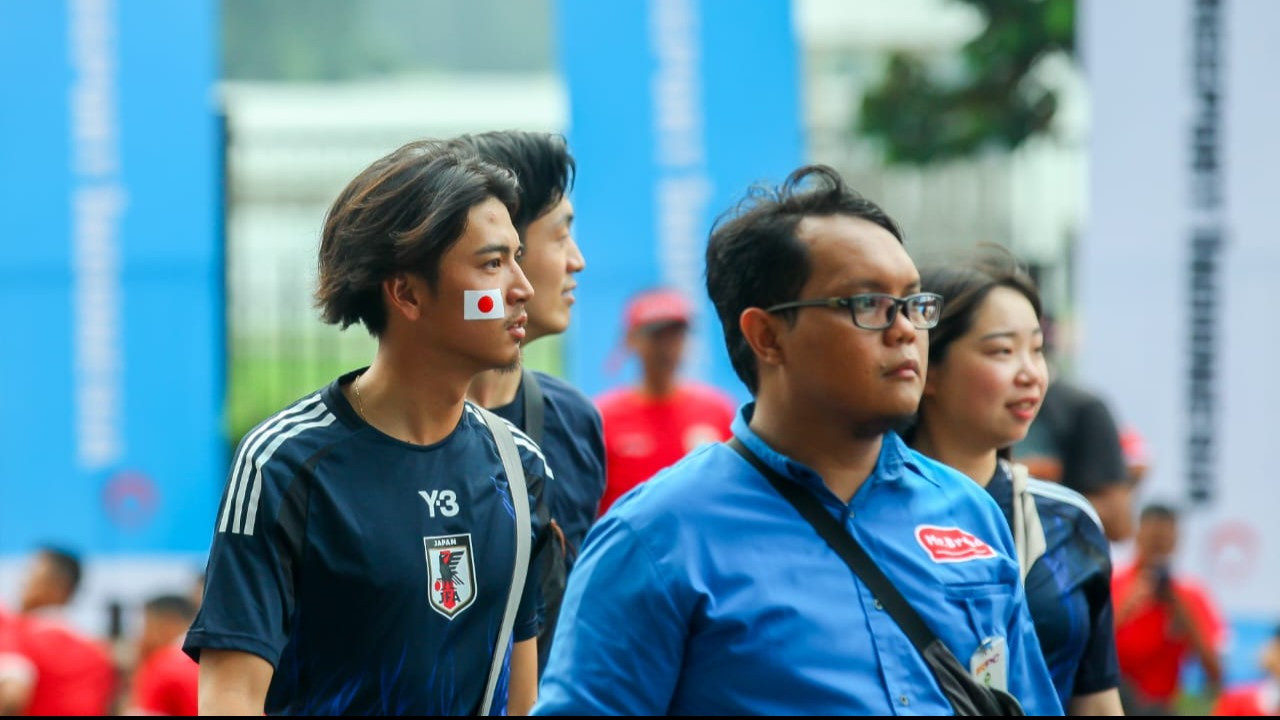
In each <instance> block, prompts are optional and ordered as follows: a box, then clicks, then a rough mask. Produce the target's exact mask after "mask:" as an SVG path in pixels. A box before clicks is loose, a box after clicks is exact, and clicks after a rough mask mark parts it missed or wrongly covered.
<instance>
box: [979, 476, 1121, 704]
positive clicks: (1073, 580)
mask: <svg viewBox="0 0 1280 720" xmlns="http://www.w3.org/2000/svg"><path fill="white" fill-rule="evenodd" d="M1027 489H1028V491H1030V493H1031V495H1032V496H1033V497H1034V498H1035V501H1036V511H1037V513H1038V514H1039V515H1040V524H1041V525H1042V526H1043V527H1044V536H1045V553H1044V555H1043V556H1041V557H1040V559H1038V560H1037V561H1036V562H1035V564H1033V565H1032V566H1031V570H1030V572H1028V573H1027V578H1026V581H1025V586H1026V592H1027V607H1028V609H1030V611H1031V619H1032V621H1033V622H1034V623H1035V627H1036V637H1037V638H1038V639H1039V640H1040V648H1041V650H1042V651H1043V652H1044V659H1045V662H1046V663H1047V664H1048V666H1049V674H1050V675H1052V676H1053V685H1054V687H1055V688H1056V689H1057V691H1058V697H1059V699H1060V700H1061V701H1062V706H1063V707H1064V708H1066V707H1067V706H1068V701H1069V700H1070V699H1071V697H1072V696H1075V695H1089V694H1092V693H1096V692H1102V691H1103V690H1110V689H1112V688H1114V687H1116V686H1117V685H1118V683H1119V680H1120V668H1119V662H1118V660H1117V659H1116V635H1115V625H1114V622H1115V621H1114V615H1113V611H1112V606H1111V546H1110V545H1109V544H1108V542H1107V539H1106V536H1105V535H1103V533H1102V522H1101V520H1099V519H1098V516H1097V512H1096V511H1095V510H1094V509H1093V506H1092V505H1090V504H1089V501H1088V500H1087V499H1086V498H1085V497H1084V496H1083V495H1081V494H1079V493H1077V492H1075V491H1074V490H1070V489H1068V488H1066V487H1063V486H1061V485H1059V484H1057V483H1049V482H1045V481H1043V480H1036V479H1034V478H1033V479H1031V480H1030V481H1029V483H1028V485H1027ZM987 492H988V493H990V494H991V497H992V498H994V499H995V501H996V503H997V504H998V505H999V506H1000V509H1001V510H1002V511H1003V512H1004V514H1005V519H1006V520H1008V521H1009V525H1010V527H1012V526H1013V480H1012V478H1011V477H1010V476H1009V471H1008V466H1006V465H1005V463H1003V462H1001V463H1000V464H999V465H998V467H997V469H996V473H995V475H994V476H993V477H992V479H991V482H990V483H988V484H987Z"/></svg>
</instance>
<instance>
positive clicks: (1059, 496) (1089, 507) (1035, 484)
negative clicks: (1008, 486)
mask: <svg viewBox="0 0 1280 720" xmlns="http://www.w3.org/2000/svg"><path fill="white" fill-rule="evenodd" d="M1027 490H1028V491H1029V492H1030V493H1031V494H1032V495H1039V496H1040V497H1044V498H1049V499H1050V500H1057V501H1059V502H1063V503H1066V504H1068V505H1072V506H1075V507H1077V508H1079V509H1080V510H1082V511H1083V512H1084V514H1085V515H1088V516H1089V519H1090V520H1093V522H1094V524H1095V525H1097V526H1098V529H1099V530H1101V529H1103V528H1102V518H1100V517H1098V511H1097V510H1095V509H1094V507H1093V503H1091V502H1089V499H1088V498H1086V497H1085V496H1083V495H1081V494H1080V493H1078V492H1076V491H1075V490H1072V489H1071V488H1069V487H1066V486H1064V485H1059V484H1058V483H1051V482H1048V481H1046V480H1037V479H1035V478H1031V481H1030V482H1028V483H1027Z"/></svg>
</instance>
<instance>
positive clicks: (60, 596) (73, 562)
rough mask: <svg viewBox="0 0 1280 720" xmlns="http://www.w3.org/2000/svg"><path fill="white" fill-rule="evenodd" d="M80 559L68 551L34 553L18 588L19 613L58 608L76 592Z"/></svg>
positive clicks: (54, 549)
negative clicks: (21, 584) (20, 588)
mask: <svg viewBox="0 0 1280 720" xmlns="http://www.w3.org/2000/svg"><path fill="white" fill-rule="evenodd" d="M80 575H81V568H80V558H79V557H78V556H76V554H75V553H72V552H71V551H69V550H64V549H62V548H58V547H54V546H52V545H50V546H45V547H42V548H40V549H39V550H37V551H36V554H35V557H34V558H32V561H31V567H30V569H29V570H28V572H27V579H26V584H25V585H23V587H22V605H21V608H22V612H24V613H29V612H32V611H34V610H39V609H40V608H62V607H66V606H67V605H68V604H70V603H71V598H72V597H74V596H75V594H76V590H78V589H79V588H80Z"/></svg>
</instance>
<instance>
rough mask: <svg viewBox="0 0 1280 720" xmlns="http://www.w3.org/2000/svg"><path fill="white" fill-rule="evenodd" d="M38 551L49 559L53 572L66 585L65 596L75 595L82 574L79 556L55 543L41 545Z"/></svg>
mask: <svg viewBox="0 0 1280 720" xmlns="http://www.w3.org/2000/svg"><path fill="white" fill-rule="evenodd" d="M39 552H40V554H41V555H42V556H44V558H45V559H46V560H48V561H49V564H50V565H51V566H52V567H53V571H54V573H55V574H57V576H58V577H59V578H61V579H62V582H63V584H64V585H66V588H67V597H68V598H70V597H72V596H73V595H75V594H76V590H78V589H80V578H81V576H82V574H83V567H82V566H81V564H80V556H79V555H78V554H76V553H74V552H72V551H71V550H68V549H67V548H64V547H58V546H56V545H44V546H41V547H40V551H39Z"/></svg>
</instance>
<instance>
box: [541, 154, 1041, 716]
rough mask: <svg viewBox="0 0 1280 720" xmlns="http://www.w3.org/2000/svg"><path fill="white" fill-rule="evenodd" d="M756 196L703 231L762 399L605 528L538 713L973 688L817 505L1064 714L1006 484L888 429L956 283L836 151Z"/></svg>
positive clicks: (989, 665) (924, 704)
mask: <svg viewBox="0 0 1280 720" xmlns="http://www.w3.org/2000/svg"><path fill="white" fill-rule="evenodd" d="M750 198H751V200H750V201H749V204H748V205H745V206H743V207H741V209H739V210H738V212H737V213H736V214H735V215H733V216H731V217H729V218H728V219H727V220H726V221H724V222H723V223H722V224H720V225H719V226H718V227H717V228H716V229H715V230H714V231H713V232H712V234H711V241H710V245H709V246H708V248H707V290H708V293H709V294H710V296H711V300H712V302H713V303H714V304H715V306H716V311H717V314H718V315H719V317H720V321H721V323H722V325H723V326H724V333H725V341H726V345H727V346H728V350H729V355H730V358H731V359H732V362H733V366H734V369H735V370H736V371H737V373H738V376H739V377H740V378H741V379H742V381H743V382H744V383H745V384H746V386H747V388H748V389H749V390H750V391H751V394H752V395H753V396H754V398H755V399H754V401H753V402H751V403H748V404H747V405H746V406H745V407H744V408H743V409H742V411H741V412H740V413H739V415H738V417H737V419H736V420H735V422H734V427H733V430H734V435H735V440H734V441H732V442H731V443H730V444H716V445H710V446H706V447H704V448H703V449H701V450H699V451H697V452H695V453H693V454H691V455H690V456H688V457H687V458H685V459H684V460H682V461H681V462H679V463H678V464H676V465H674V466H673V467H671V468H669V469H668V470H666V471H664V472H662V473H660V474H658V475H657V476H656V477H654V478H653V479H652V480H650V481H649V482H647V483H645V484H643V485H641V486H640V487H639V488H638V489H637V490H635V491H633V492H632V493H630V494H629V495H627V496H626V497H624V498H622V499H621V500H619V502H618V503H617V504H615V505H614V507H613V509H612V510H611V511H610V513H609V514H608V515H607V516H605V517H604V518H603V519H602V520H600V521H599V522H598V523H597V525H596V527H595V529H593V530H592V533H591V535H590V536H589V537H588V539H587V543H586V547H585V548H584V551H583V554H582V557H581V558H580V560H579V563H578V566H577V568H576V569H575V571H574V575H573V576H572V577H570V579H569V586H568V590H567V592H566V595H565V600H564V606H563V609H562V616H561V617H562V619H561V623H560V628H559V632H558V633H557V635H556V641H555V645H554V647H553V650H552V654H551V661H550V664H549V666H548V668H547V671H546V674H545V675H544V677H543V682H542V684H541V687H540V700H539V703H538V705H537V706H536V707H535V713H537V714H569V715H578V714H619V715H659V714H695V715H722V714H730V715H733V714H741V715H748V714H750V715H756V714H764V715H827V714H830V715H863V714H866V715H890V714H930V715H937V714H951V713H952V712H958V711H960V707H959V706H958V705H956V704H955V703H956V702H957V701H956V700H955V696H956V694H957V693H956V692H951V693H947V692H944V691H943V690H942V688H941V685H940V684H939V681H938V679H937V678H939V677H943V675H942V674H941V671H940V670H939V669H938V663H937V662H935V661H936V660H937V658H936V657H935V658H934V660H935V661H927V660H926V659H925V657H924V655H922V654H921V652H919V651H918V650H917V649H916V648H917V647H924V646H929V643H928V642H919V641H918V640H919V638H920V637H921V635H920V634H919V633H913V634H911V635H909V634H908V633H907V632H906V631H904V629H903V626H902V625H900V624H899V621H898V620H897V618H900V617H903V614H902V613H901V612H899V610H898V608H899V607H900V605H899V604H898V603H895V602H894V601H893V599H892V598H891V597H890V595H889V594H888V593H885V592H883V591H882V590H877V591H876V592H875V593H874V594H873V592H872V590H871V589H869V586H868V583H867V582H864V579H865V578H866V577H868V576H871V575H872V573H871V572H867V571H865V569H863V568H860V569H859V570H858V571H857V572H856V573H854V572H851V567H853V566H856V565H854V564H853V563H850V564H846V560H845V559H844V557H845V555H843V554H839V553H838V552H837V551H836V550H834V549H833V548H832V547H829V546H828V544H827V543H828V542H832V543H833V544H840V543H839V538H836V537H835V536H834V535H832V534H830V533H825V532H824V530H818V531H815V527H818V526H820V525H821V524H822V519H821V518H822V517H825V518H826V520H825V522H826V523H828V524H830V525H834V526H835V530H834V533H835V534H841V533H843V534H844V536H845V537H844V539H845V540H848V538H849V537H852V538H853V539H854V540H856V542H857V543H858V544H860V545H861V547H862V548H863V549H865V553H866V555H869V556H870V558H871V563H872V564H874V565H875V566H877V567H879V568H880V569H881V570H882V571H883V576H885V577H887V580H888V583H889V586H890V587H896V589H897V591H898V593H899V594H900V595H901V596H902V598H901V599H903V600H905V602H903V603H901V605H902V606H908V607H914V610H915V612H916V614H918V615H919V616H921V618H920V619H921V620H923V626H924V628H925V629H924V631H923V632H924V634H925V635H930V634H932V635H933V636H936V639H931V640H933V641H935V642H936V641H941V645H942V646H945V647H943V648H941V650H942V651H943V652H944V653H945V652H946V651H949V653H950V656H953V657H951V664H952V665H951V666H954V668H955V669H956V670H957V672H958V673H959V677H960V678H962V679H965V680H966V682H968V685H966V687H969V686H972V685H973V683H972V681H968V680H967V678H970V677H976V678H979V679H980V680H981V682H982V684H983V685H986V686H987V688H996V689H1006V690H1007V691H1008V692H1009V693H1011V694H1012V695H1013V696H1015V697H1016V698H1017V700H1018V701H1020V702H1021V705H1022V708H1023V709H1025V711H1026V712H1027V713H1028V714H1061V712H1062V708H1061V705H1060V704H1059V702H1058V698H1057V694H1056V692H1055V691H1054V688H1053V684H1052V682H1051V681H1050V678H1049V674H1048V671H1047V670H1046V668H1045V663H1044V658H1043V656H1042V655H1041V652H1040V648H1039V645H1038V643H1037V641H1036V636H1035V631H1034V629H1033V627H1032V624H1031V619H1030V616H1029V615H1028V613H1027V609H1026V602H1025V598H1024V596H1023V591H1022V586H1021V583H1020V582H1019V580H1018V577H1019V571H1018V563H1017V560H1016V559H1015V557H1014V553H1015V549H1014V543H1013V539H1012V537H1011V535H1010V532H1009V527H1008V524H1007V523H1006V522H1005V519H1004V517H1003V515H1001V513H1000V510H999V508H998V507H997V506H996V504H995V502H994V501H993V500H991V498H990V497H989V496H987V495H986V493H985V492H984V491H983V490H982V489H981V488H980V487H979V486H978V485H976V484H975V483H973V482H971V481H969V480H968V479H967V478H965V477H963V476H961V475H960V474H958V473H957V472H956V471H954V470H952V469H950V468H947V467H945V466H942V465H939V464H938V463H935V462H932V461H930V460H929V459H927V458H925V457H923V456H921V455H919V454H917V453H915V452H914V451H912V450H911V449H909V448H908V447H907V446H906V445H905V444H904V443H903V442H902V440H901V439H899V438H898V436H897V434H896V433H895V432H893V431H894V428H896V427H898V426H900V424H902V423H904V422H906V421H907V420H908V419H909V418H910V417H911V416H912V414H913V413H914V412H915V410H916V407H917V405H918V403H919V401H920V397H921V393H922V392H924V390H925V368H926V364H927V358H928V333H927V331H928V329H929V328H930V327H933V325H934V324H936V323H937V320H938V317H939V315H940V312H941V308H942V299H941V298H940V297H938V296H936V295H930V294H927V293H922V292H920V276H919V274H918V273H917V272H916V268H915V265H914V264H913V263H912V262H911V259H910V258H909V257H908V256H907V254H906V252H905V251H904V250H903V247H902V241H901V233H900V232H899V230H898V228H897V226H896V225H895V224H894V222H893V220H891V219H890V218H889V217H888V216H887V215H886V214H885V213H884V212H883V211H882V210H881V209H880V208H878V207H877V206H876V205H875V204H873V203H871V202H869V201H867V200H866V199H864V198H862V197H861V196H859V195H858V194H856V193H855V192H853V191H852V190H851V189H849V188H848V186H846V185H845V184H844V181H843V180H842V179H841V178H840V176H839V175H837V174H836V173H835V171H833V170H831V169H830V168H826V167H822V166H813V167H806V168H801V169H800V170H798V171H796V172H795V173H793V174H792V175H791V177H790V178H788V180H787V182H786V183H785V184H784V185H783V186H782V187H781V188H779V189H777V190H776V191H771V192H770V191H765V192H759V193H755V194H753V195H751V196H750ZM784 492H785V493H787V494H786V496H784V495H783V494H782V493H784ZM805 498H807V500H805ZM805 502H807V503H808V507H809V508H810V509H812V508H814V507H816V508H817V511H816V512H817V513H818V516H817V517H815V516H814V515H811V514H810V515H802V514H801V513H802V512H804V511H803V510H800V511H798V510H799V508H800V507H801V506H803V505H804V504H805ZM792 503H794V504H795V506H793V504H792ZM810 518H814V519H812V520H811V519H810ZM811 522H813V523H814V524H812V525H811ZM827 529H829V528H827ZM819 532H824V534H823V535H819ZM824 538H827V540H826V541H824ZM882 601H883V602H882ZM917 629H918V628H917ZM931 647H934V648H935V649H939V648H937V647H936V646H931ZM951 666H948V667H951ZM949 677H950V679H951V680H952V681H953V682H952V683H951V685H952V686H953V691H954V686H955V685H957V684H959V685H964V683H958V682H954V681H956V680H957V676H955V675H952V676H949ZM965 692H967V691H965ZM965 692H961V693H960V694H965ZM988 692H989V690H986V689H982V690H980V691H979V692H977V693H969V694H970V695H973V694H983V693H988Z"/></svg>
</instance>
